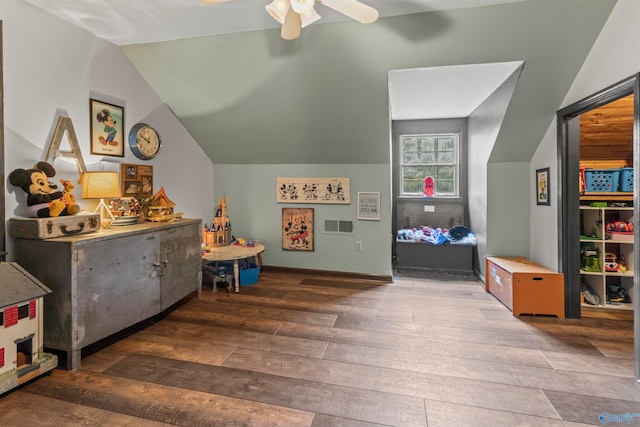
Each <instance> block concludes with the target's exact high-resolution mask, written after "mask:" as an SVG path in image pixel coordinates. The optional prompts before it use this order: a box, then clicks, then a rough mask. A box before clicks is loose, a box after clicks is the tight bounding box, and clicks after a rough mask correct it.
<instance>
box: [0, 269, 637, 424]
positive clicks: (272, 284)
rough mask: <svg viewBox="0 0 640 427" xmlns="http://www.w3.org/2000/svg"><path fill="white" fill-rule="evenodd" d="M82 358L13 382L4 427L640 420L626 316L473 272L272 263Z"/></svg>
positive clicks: (0, 408) (3, 401)
mask: <svg viewBox="0 0 640 427" xmlns="http://www.w3.org/2000/svg"><path fill="white" fill-rule="evenodd" d="M61 362H62V363H64V361H61ZM62 363H61V366H64V365H63V364H62ZM81 365H82V366H81V368H80V369H79V370H77V371H75V372H69V371H67V370H65V369H62V368H58V369H54V370H53V371H51V373H50V375H45V376H42V377H40V378H38V379H36V380H34V381H32V382H30V383H28V384H25V385H24V386H22V387H20V388H18V389H15V390H13V391H10V392H8V393H5V394H4V395H3V396H2V397H0V426H55V427H60V426H79V425H100V426H160V425H165V426H166V425H180V426H286V427H296V426H314V427H321V426H345V427H356V426H358V427H360V426H402V427H407V426H430V427H440V426H452V427H460V426H473V427H476V426H487V427H488V426H491V427H495V426H505V427H513V426H539V427H541V426H545V427H547V426H579V425H596V426H599V425H605V424H607V423H608V425H610V426H612V425H613V426H615V425H620V426H622V425H640V386H639V385H638V383H637V381H636V380H635V379H634V378H633V370H634V367H633V319H632V314H631V313H629V312H627V313H624V312H615V313H612V312H611V311H598V310H595V309H592V310H585V312H584V313H583V318H582V319H580V320H576V319H566V320H559V319H556V318H553V317H544V316H535V317H533V316H528V317H525V316H522V317H521V318H515V317H513V316H512V314H511V312H510V311H509V310H508V309H507V308H505V307H504V306H503V305H502V304H501V303H500V302H499V301H497V300H496V299H495V298H494V297H493V296H492V295H491V294H488V293H486V292H485V291H484V288H483V287H482V285H481V284H479V283H477V282H475V281H464V280H451V279H450V280H435V279H433V280H432V279H415V278H396V280H395V281H394V283H383V282H380V281H373V280H362V279H348V278H343V277H331V276H317V275H300V274H285V273H282V272H269V271H263V273H262V274H261V276H260V280H259V282H258V283H257V284H254V285H251V286H245V287H242V288H241V293H240V294H233V293H231V295H227V294H226V293H225V292H224V291H218V292H215V293H214V292H211V290H210V288H209V289H207V288H206V287H205V288H204V290H203V297H202V298H201V299H197V298H195V297H190V298H187V299H186V300H185V301H183V302H182V303H181V304H179V305H178V306H177V307H174V308H173V309H172V310H170V311H168V312H167V313H164V314H163V315H161V316H158V317H155V318H153V319H149V320H148V321H146V322H143V323H142V324H141V325H137V326H136V327H134V328H131V329H130V330H127V331H126V333H122V334H118V335H117V336H114V337H111V338H109V339H107V340H105V341H103V342H100V343H99V345H95V346H92V347H91V348H89V349H87V351H86V352H85V351H83V358H82V363H81ZM634 415H635V416H634ZM601 417H604V418H603V419H601ZM615 417H618V418H615ZM621 417H627V418H628V420H629V421H630V423H627V422H626V421H627V418H621Z"/></svg>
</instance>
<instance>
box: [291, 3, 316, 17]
mask: <svg viewBox="0 0 640 427" xmlns="http://www.w3.org/2000/svg"><path fill="white" fill-rule="evenodd" d="M315 2H316V0H291V8H292V9H293V10H295V11H296V12H298V14H300V15H303V14H305V13H308V12H309V11H310V10H311V9H313V5H314V4H315Z"/></svg>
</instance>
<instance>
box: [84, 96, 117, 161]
mask: <svg viewBox="0 0 640 427" xmlns="http://www.w3.org/2000/svg"><path fill="white" fill-rule="evenodd" d="M89 123H90V131H89V133H90V135H89V136H90V139H89V140H90V143H89V144H90V145H91V154H98V155H101V156H114V157H124V145H125V139H126V136H125V134H124V107H120V106H118V105H113V104H109V103H107V102H103V101H99V100H97V99H89Z"/></svg>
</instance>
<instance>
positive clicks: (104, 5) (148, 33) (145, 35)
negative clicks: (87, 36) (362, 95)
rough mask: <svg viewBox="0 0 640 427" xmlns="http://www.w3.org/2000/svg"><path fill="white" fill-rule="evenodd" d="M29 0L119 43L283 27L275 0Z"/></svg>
mask: <svg viewBox="0 0 640 427" xmlns="http://www.w3.org/2000/svg"><path fill="white" fill-rule="evenodd" d="M26 1H27V2H28V3H31V4H33V5H35V6H37V7H39V8H41V9H44V10H46V11H48V12H50V13H52V14H54V15H56V16H58V17H60V18H62V19H65V20H67V21H69V22H71V23H73V24H75V25H77V26H79V27H81V28H84V29H86V30H87V31H89V32H91V33H93V34H95V35H97V36H99V37H102V38H104V39H107V40H109V41H111V42H113V43H115V44H117V45H127V44H136V43H148V42H157V41H168V40H177V39H185V38H192V37H203V36H212V35H219V34H226V33H237V32H244V31H255V30H261V29H267V28H276V27H278V26H279V25H280V24H278V23H277V22H276V21H274V20H273V19H272V18H271V16H269V14H268V13H267V11H266V10H265V6H266V5H267V4H269V3H270V2H271V0H233V1H228V2H225V3H220V4H217V5H206V4H203V3H201V2H200V0H104V1H99V2H97V1H95V0H55V1H52V0H26ZM518 1H524V0H362V2H363V3H366V4H368V5H369V6H372V7H374V8H376V9H377V10H378V11H379V12H380V16H382V17H384V16H396V15H407V14H411V13H419V12H428V11H434V10H443V9H459V8H467V7H476V6H486V5H490V4H499V3H515V2H518ZM315 9H316V11H317V12H318V14H320V16H322V19H321V20H320V21H318V22H317V23H315V24H312V25H318V24H321V23H329V22H339V21H346V20H349V18H346V17H344V16H343V15H341V14H339V13H337V12H334V11H333V10H331V9H329V8H328V7H326V6H324V5H321V4H317V5H316V7H315ZM374 25H375V24H374ZM303 35H304V32H303Z"/></svg>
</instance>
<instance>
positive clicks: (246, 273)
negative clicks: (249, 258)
mask: <svg viewBox="0 0 640 427" xmlns="http://www.w3.org/2000/svg"><path fill="white" fill-rule="evenodd" d="M258 277H260V267H258V266H257V265H255V264H248V266H247V268H243V269H241V270H240V286H247V285H254V284H256V283H258Z"/></svg>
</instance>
